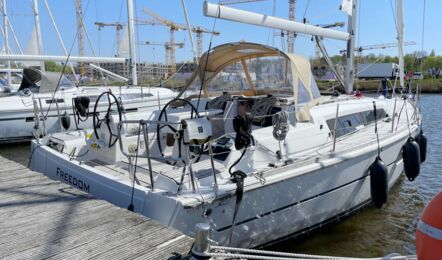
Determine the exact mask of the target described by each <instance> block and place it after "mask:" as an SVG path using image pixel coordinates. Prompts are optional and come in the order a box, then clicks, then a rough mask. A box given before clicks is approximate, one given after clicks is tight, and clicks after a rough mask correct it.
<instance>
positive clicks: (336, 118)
mask: <svg viewBox="0 0 442 260" xmlns="http://www.w3.org/2000/svg"><path fill="white" fill-rule="evenodd" d="M338 116H339V103H337V104H336V117H335V129H334V130H333V152H335V150H336V128H337V127H338Z"/></svg>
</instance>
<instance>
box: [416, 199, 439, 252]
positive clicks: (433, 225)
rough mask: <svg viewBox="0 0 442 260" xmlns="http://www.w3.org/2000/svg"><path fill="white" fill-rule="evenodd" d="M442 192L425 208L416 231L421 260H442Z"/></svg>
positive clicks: (417, 250) (417, 248) (417, 247)
mask: <svg viewBox="0 0 442 260" xmlns="http://www.w3.org/2000/svg"><path fill="white" fill-rule="evenodd" d="M441 204H442V192H439V194H437V195H436V196H435V197H434V198H433V199H432V200H431V201H430V203H428V205H427V207H425V209H424V212H423V213H422V216H421V219H420V220H419V222H418V224H417V229H416V253H417V257H418V259H419V260H430V259H431V260H432V259H442V207H441V206H440V205H441Z"/></svg>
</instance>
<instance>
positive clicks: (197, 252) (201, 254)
mask: <svg viewBox="0 0 442 260" xmlns="http://www.w3.org/2000/svg"><path fill="white" fill-rule="evenodd" d="M209 235H210V225H209V224H207V223H198V224H196V226H195V242H194V246H193V248H192V259H207V256H205V255H206V254H207V253H208V252H209V249H210V244H209Z"/></svg>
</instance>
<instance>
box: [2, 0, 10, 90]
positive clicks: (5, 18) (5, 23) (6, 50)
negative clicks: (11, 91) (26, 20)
mask: <svg viewBox="0 0 442 260" xmlns="http://www.w3.org/2000/svg"><path fill="white" fill-rule="evenodd" d="M2 13H3V35H4V38H3V40H4V46H3V47H4V53H5V54H9V43H8V40H9V39H8V38H9V37H8V27H9V25H8V23H9V21H8V16H7V14H6V0H2ZM6 66H7V69H8V70H10V69H11V61H9V60H8V61H6ZM6 75H7V78H6V83H7V86H11V72H10V71H8V72H6Z"/></svg>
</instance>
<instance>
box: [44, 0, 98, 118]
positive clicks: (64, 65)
mask: <svg viewBox="0 0 442 260" xmlns="http://www.w3.org/2000/svg"><path fill="white" fill-rule="evenodd" d="M89 3H90V1H88V3H87V4H86V8H85V10H86V11H87V9H88V7H89ZM78 34H79V30H77V33H76V34H75V37H74V40H73V41H72V44H71V48H70V49H69V53H68V56H67V57H66V61H65V62H64V64H63V68H62V70H61V73H60V77H59V78H58V82H57V86H56V87H55V89H54V92H53V93H52V97H51V100H54V98H55V93H57V90H58V88H59V87H60V82H61V79H62V78H63V74H64V72H65V70H66V65H67V64H68V62H69V59H70V57H71V54H72V50H73V49H74V46H75V42H76V41H77V39H78ZM53 103H55V102H51V103H49V106H48V109H47V110H46V115H45V116H44V117H43V120H45V119H46V118H47V117H48V114H49V111H50V110H51V107H52V104H53Z"/></svg>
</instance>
